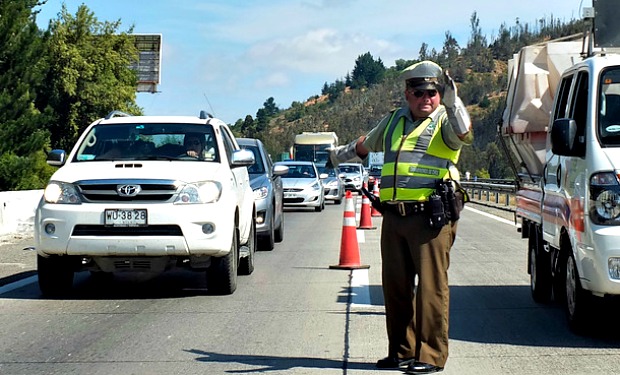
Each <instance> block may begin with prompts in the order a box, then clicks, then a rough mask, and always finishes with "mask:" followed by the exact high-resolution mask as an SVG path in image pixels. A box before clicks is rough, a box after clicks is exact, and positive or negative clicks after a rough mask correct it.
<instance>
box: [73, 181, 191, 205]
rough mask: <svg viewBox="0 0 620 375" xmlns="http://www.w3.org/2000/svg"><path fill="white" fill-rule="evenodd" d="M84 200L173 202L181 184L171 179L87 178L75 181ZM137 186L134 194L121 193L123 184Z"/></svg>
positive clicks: (96, 201) (94, 201) (99, 201)
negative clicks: (125, 194) (124, 194)
mask: <svg viewBox="0 0 620 375" xmlns="http://www.w3.org/2000/svg"><path fill="white" fill-rule="evenodd" d="M75 185H76V186H77V188H78V190H79V192H80V194H81V196H82V201H83V202H86V203H105V202H171V201H173V200H174V198H175V195H176V193H177V190H178V188H179V186H180V185H181V184H180V183H179V182H177V181H171V180H87V181H78V182H76V183H75ZM127 185H131V186H137V187H139V191H138V193H137V194H135V195H132V196H123V195H122V194H121V193H119V187H121V186H127Z"/></svg>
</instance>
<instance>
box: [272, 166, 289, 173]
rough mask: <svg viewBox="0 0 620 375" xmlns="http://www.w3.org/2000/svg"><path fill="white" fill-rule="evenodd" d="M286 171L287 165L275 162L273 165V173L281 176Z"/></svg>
mask: <svg viewBox="0 0 620 375" xmlns="http://www.w3.org/2000/svg"><path fill="white" fill-rule="evenodd" d="M287 173H288V165H282V164H276V165H274V166H273V175H274V176H282V175H285V174H287Z"/></svg>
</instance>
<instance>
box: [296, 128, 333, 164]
mask: <svg viewBox="0 0 620 375" xmlns="http://www.w3.org/2000/svg"><path fill="white" fill-rule="evenodd" d="M336 146H338V136H337V135H336V133H334V132H316V133H313V132H303V133H301V134H297V135H296V136H295V142H294V144H293V149H292V155H291V157H292V158H293V160H305V161H313V162H314V163H315V164H316V165H317V167H322V166H325V164H326V163H327V160H328V158H329V152H328V151H327V149H329V148H333V147H336Z"/></svg>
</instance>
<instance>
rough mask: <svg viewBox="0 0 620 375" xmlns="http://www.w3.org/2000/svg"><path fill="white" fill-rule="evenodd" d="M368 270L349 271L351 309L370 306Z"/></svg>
mask: <svg viewBox="0 0 620 375" xmlns="http://www.w3.org/2000/svg"><path fill="white" fill-rule="evenodd" d="M369 285H370V280H369V278H368V268H366V269H357V270H352V271H351V291H352V294H351V307H353V306H356V307H359V306H370V288H369Z"/></svg>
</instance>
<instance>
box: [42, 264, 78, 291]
mask: <svg viewBox="0 0 620 375" xmlns="http://www.w3.org/2000/svg"><path fill="white" fill-rule="evenodd" d="M76 261H77V258H73V257H70V256H50V257H47V258H46V257H43V256H41V255H38V254H37V273H38V278H39V289H40V290H41V294H42V295H43V296H45V297H62V296H66V295H67V294H69V292H71V289H73V276H74V274H75V270H76Z"/></svg>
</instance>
